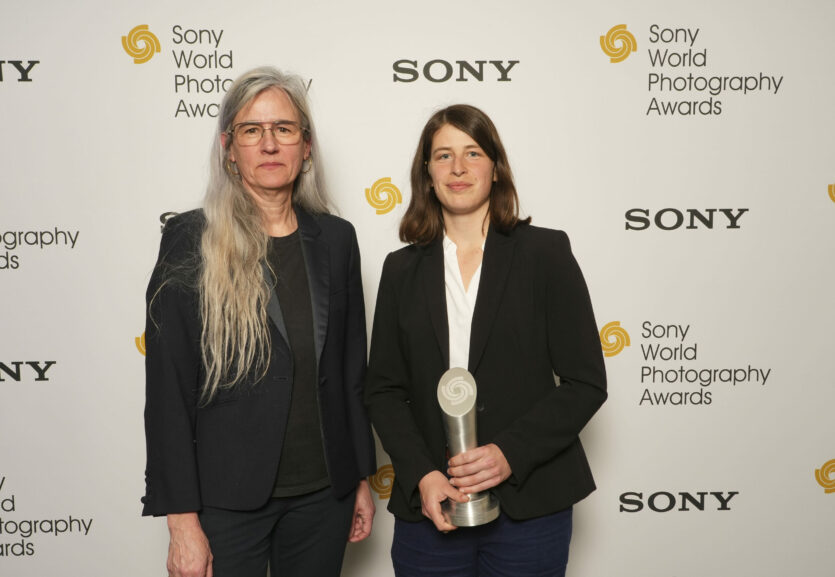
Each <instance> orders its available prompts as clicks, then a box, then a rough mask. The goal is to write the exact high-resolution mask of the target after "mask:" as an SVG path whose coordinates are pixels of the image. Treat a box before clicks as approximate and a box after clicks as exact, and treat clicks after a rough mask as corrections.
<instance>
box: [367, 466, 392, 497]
mask: <svg viewBox="0 0 835 577" xmlns="http://www.w3.org/2000/svg"><path fill="white" fill-rule="evenodd" d="M368 484H369V485H371V488H372V489H373V490H374V492H375V493H377V495H379V496H380V499H388V498H389V497H391V487H392V485H393V484H394V467H392V466H391V465H383V466H382V467H380V468H379V469H377V472H376V473H374V474H373V475H371V476H370V477H368Z"/></svg>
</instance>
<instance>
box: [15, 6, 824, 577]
mask: <svg viewBox="0 0 835 577" xmlns="http://www.w3.org/2000/svg"><path fill="white" fill-rule="evenodd" d="M631 4H632V5H631V6H627V5H624V3H622V2H614V1H608V2H603V1H601V2H592V3H587V4H586V5H583V6H579V5H577V4H576V3H558V2H545V1H539V2H521V3H517V4H516V5H511V4H508V3H507V2H504V1H503V2H499V1H495V0H486V1H483V2H480V3H476V4H471V3H447V2H436V1H434V0H433V1H428V2H422V3H416V4H411V5H405V4H396V3H392V2H383V1H374V0H355V1H354V2H348V3H338V2H335V1H334V2H325V1H310V2H298V3H290V2H283V1H275V0H274V1H269V2H268V1H265V0H262V1H256V2H239V3H236V4H230V3H229V2H220V1H219V0H203V1H201V2H196V1H193V0H190V1H183V2H176V3H174V2H155V1H151V2H146V3H142V4H136V3H134V4H129V5H124V6H121V5H119V6H117V5H114V4H113V3H112V2H104V1H102V0H80V1H79V2H74V3H59V2H54V1H48V0H29V1H27V2H25V3H24V2H22V1H20V0H12V1H11V2H7V3H6V4H4V7H3V9H2V17H0V74H1V75H2V80H1V81H0V126H2V129H0V130H2V139H0V151H2V154H0V170H2V180H1V181H0V235H2V236H0V241H2V242H0V300H2V303H3V304H2V307H3V308H2V321H0V323H2V324H0V575H2V576H4V577H6V576H9V577H24V576H40V575H45V574H53V573H60V574H65V575H85V576H105V575H107V576H109V575H124V576H128V577H130V576H137V577H138V576H145V575H158V574H164V572H165V570H164V562H165V554H166V547H167V531H166V529H165V523H164V521H163V520H162V519H148V518H141V517H140V509H141V505H140V502H139V498H140V496H141V495H142V494H143V491H144V479H143V473H144V461H145V454H144V436H143V429H142V426H143V425H142V410H143V404H144V398H143V396H144V374H143V357H142V354H141V352H140V350H139V346H138V345H137V343H136V341H135V339H136V338H137V337H141V333H142V330H143V325H144V312H143V306H144V291H145V287H146V284H147V281H148V278H149V275H150V271H151V268H152V266H153V263H154V260H155V258H156V253H157V248H158V243H159V237H160V224H161V222H160V217H161V215H162V214H164V213H167V212H179V211H183V210H187V209H190V208H193V207H195V206H197V205H199V203H200V199H201V196H202V193H203V188H204V185H205V181H206V172H207V158H208V153H209V146H210V143H211V137H212V133H213V130H214V129H215V121H214V118H212V117H211V116H209V115H210V114H211V113H212V112H213V110H214V109H213V108H212V107H211V106H210V105H211V104H212V103H217V102H219V100H220V98H221V96H222V94H221V92H219V91H218V86H219V85H220V86H221V90H222V84H223V80H224V79H226V78H234V77H236V76H237V75H238V74H240V73H242V72H243V71H245V70H247V69H249V68H251V67H253V66H257V65H262V64H272V65H275V66H278V67H280V68H283V69H285V70H290V71H293V72H297V73H299V74H301V75H302V76H304V77H305V78H308V79H310V80H312V83H311V87H310V95H311V98H312V101H313V106H314V115H315V119H316V123H317V127H318V130H319V136H320V139H321V143H320V144H318V150H317V161H319V162H322V163H324V165H325V166H326V169H327V175H328V178H329V183H330V190H331V193H332V195H333V197H334V199H335V202H336V204H337V206H338V208H339V210H340V214H341V215H342V216H344V217H345V218H347V219H349V220H350V221H351V222H353V223H354V225H355V226H356V227H357V230H358V235H359V242H360V248H361V250H362V255H363V280H364V283H365V291H366V302H367V305H368V306H367V308H368V320H369V326H370V321H371V316H372V314H373V304H374V301H375V297H376V289H377V283H378V280H379V274H380V267H381V264H382V261H383V258H384V257H385V255H386V253H388V252H389V251H391V250H394V249H396V248H397V247H398V246H399V242H398V240H397V234H396V231H397V225H398V223H399V219H400V217H401V215H402V214H403V211H404V209H405V205H406V204H407V203H408V198H409V194H410V191H409V184H408V169H409V163H410V160H411V156H412V154H413V151H414V147H415V145H416V144H417V139H418V135H419V131H420V129H421V127H422V126H423V124H424V122H425V121H426V119H427V118H428V116H429V115H430V114H431V112H432V111H434V110H435V109H437V108H439V107H441V106H444V105H446V104H450V103H455V102H467V103H471V104H474V105H476V106H479V107H482V108H483V109H484V110H485V111H487V112H488V114H490V115H491V117H492V118H493V120H494V121H495V123H496V124H497V126H498V128H499V130H500V132H501V134H502V137H503V140H504V143H505V146H506V148H507V149H508V151H509V155H510V160H511V164H512V166H513V169H514V172H515V175H516V179H517V185H518V188H519V191H520V194H521V197H522V205H523V211H524V213H525V214H529V215H532V216H533V218H534V223H535V224H538V225H541V226H549V227H554V228H561V229H563V230H566V231H567V232H568V234H569V235H570V238H571V240H572V244H573V249H574V252H575V254H576V256H577V258H578V260H579V262H580V264H581V266H582V268H583V270H584V273H585V275H586V279H587V281H588V284H589V287H590V290H591V294H592V299H593V302H594V304H595V311H596V315H597V321H598V325H599V327H600V329H601V330H602V331H603V335H602V339H603V341H604V344H605V345H606V348H607V350H609V351H610V353H611V355H612V356H609V357H607V368H608V373H609V383H610V397H609V400H608V401H607V403H606V404H605V405H604V406H603V408H602V410H601V411H600V413H599V414H598V415H597V416H596V417H595V418H594V419H593V421H592V423H591V424H590V426H589V427H588V428H587V429H586V430H585V431H584V432H583V435H582V436H583V440H584V443H585V445H586V449H587V452H588V454H589V457H590V460H591V463H592V468H593V470H594V473H595V477H596V479H597V482H598V491H597V492H595V493H594V494H592V496H590V497H589V498H587V499H586V500H585V501H583V502H582V503H580V504H579V505H578V506H577V507H576V508H575V534H574V540H573V543H572V550H571V560H570V564H569V574H571V575H572V576H574V577H609V576H613V575H618V576H626V577H632V576H634V577H691V576H692V577H695V576H703V575H711V576H726V575H761V576H783V575H803V576H804V577H823V576H828V575H831V574H832V561H833V556H832V553H831V540H832V535H833V532H834V531H835V511H834V510H833V509H835V494H833V490H835V462H833V459H835V443H833V432H835V427H833V420H832V415H831V413H832V407H833V406H835V387H833V385H835V376H833V375H835V360H833V359H835V355H833V353H832V350H833V346H832V336H833V332H832V331H833V329H832V327H833V325H834V324H835V306H833V298H832V294H833V293H832V287H833V285H835V271H834V270H833V264H832V262H833V256H832V254H833V247H835V190H833V189H835V186H833V185H834V184H835V166H833V152H835V145H833V138H832V134H833V129H835V107H833V106H832V95H833V93H834V92H835V75H833V65H835V51H833V48H832V32H831V26H832V22H833V21H835V3H833V2H831V1H829V0H796V1H794V2H770V3H761V2H754V1H738V2H726V1H722V2H719V1H717V0H709V1H703V2H683V1H681V0H675V1H664V2H661V1H657V2H649V1H646V2H637V3H631ZM140 25H145V26H147V29H146V30H145V31H142V30H137V31H136V32H134V35H133V36H131V34H130V33H131V31H132V30H133V29H134V28H135V27H137V26H140ZM618 25H625V27H626V28H625V30H626V31H627V32H628V33H629V34H631V36H632V40H630V38H629V36H628V35H627V34H625V33H624V32H623V31H622V30H619V29H615V30H612V29H613V28H614V27H616V26H618ZM610 30H612V32H611V33H610ZM198 31H204V32H203V33H202V35H201V34H200V33H199V32H198ZM607 33H610V36H609V44H610V47H609V48H608V50H609V52H610V54H607V53H606V52H605V51H604V46H605V44H606V42H605V41H604V42H603V44H601V36H603V37H605V36H606V35H607ZM123 36H124V37H126V40H125V46H123V43H122V37H123ZM154 39H156V42H158V44H159V51H158V52H157V51H155V50H154V51H153V52H144V51H146V50H153V47H154V43H155V42H154ZM191 41H194V43H192V44H189V42H191ZM632 42H634V44H633V43H632ZM633 47H634V49H633ZM665 50H667V52H666V53H665V52H664V51H665ZM128 51H133V52H134V54H135V56H136V58H137V59H138V60H146V61H144V62H140V63H136V62H135V61H134V57H133V56H131V55H130V54H128ZM183 51H185V52H183ZM189 51H193V52H189ZM613 58H614V59H615V60H619V59H620V61H619V62H612V61H611V59H613ZM662 58H663V64H662V62H661V61H662ZM186 60H188V61H189V64H188V65H186ZM460 62H464V63H466V65H467V66H469V68H467V66H464V65H462V64H460ZM479 62H482V64H479ZM493 62H496V63H497V64H493ZM514 62H515V64H514ZM679 62H681V63H682V65H681V66H674V65H675V64H678V63H679ZM204 65H206V66H204ZM212 65H214V66H215V67H212ZM479 66H481V67H483V74H482V75H481V76H480V77H479V76H478V75H477V74H474V73H473V72H472V69H475V70H478V69H479ZM661 75H664V76H663V78H664V80H660V78H661ZM427 76H428V77H429V78H427ZM189 80H191V82H190V83H189ZM653 81H654V83H653ZM201 83H202V84H201ZM665 83H666V84H665ZM711 91H712V92H714V93H715V94H711ZM704 102H707V104H704ZM201 111H202V112H201ZM687 112H690V114H685V113H687ZM708 112H709V114H708ZM383 178H389V179H391V184H392V185H394V187H396V188H397V190H398V191H399V192H400V193H401V194H402V198H403V202H402V203H401V204H396V205H394V206H393V207H391V206H384V208H383V209H382V210H383V211H385V209H387V208H391V210H389V211H388V212H384V213H382V214H378V213H377V211H376V210H375V208H374V207H372V206H371V205H370V203H369V202H368V200H367V198H366V189H369V188H372V186H373V185H374V183H375V182H377V181H378V180H380V179H383ZM380 195H381V198H380V201H381V204H382V205H385V204H386V201H387V200H388V199H389V198H392V199H393V198H394V197H395V196H396V195H395V194H394V191H393V190H392V189H391V188H387V187H386V186H383V189H382V190H381V191H380ZM610 323H619V324H616V325H610ZM607 325H608V326H609V328H608V329H606V330H604V327H606V326H607ZM627 339H628V343H629V344H628V346H627V345H626V342H627ZM140 344H141V343H140ZM653 355H656V356H655V357H653ZM699 402H700V404H698V403H699ZM387 463H388V458H387V457H386V455H385V454H384V453H383V452H382V451H380V453H379V464H380V466H381V467H383V466H385V465H386V464H387ZM378 486H379V488H380V489H381V491H380V492H379V493H378V494H377V497H378V499H379V500H378V514H377V518H376V522H375V531H374V534H373V536H372V538H371V539H370V540H368V541H366V542H364V543H362V544H359V545H351V546H349V548H348V555H347V559H346V565H345V570H344V571H343V574H344V575H346V576H366V575H374V576H378V575H379V576H387V575H391V574H392V571H391V568H390V562H389V557H388V548H389V544H390V539H391V529H392V525H393V520H392V517H391V515H390V514H389V513H388V512H387V511H385V505H386V503H387V501H386V499H385V497H386V495H385V487H386V486H387V482H386V481H385V480H381V481H380V482H379V483H378ZM827 490H829V491H830V492H829V493H827V492H826V491H827Z"/></svg>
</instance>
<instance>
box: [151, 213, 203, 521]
mask: <svg viewBox="0 0 835 577" xmlns="http://www.w3.org/2000/svg"><path fill="white" fill-rule="evenodd" d="M198 242H199V232H198V231H197V230H196V227H194V226H189V223H188V222H185V221H183V220H179V219H173V220H171V221H169V223H168V224H167V225H166V226H165V229H164V230H163V235H162V241H161V243H160V253H159V258H158V260H157V264H156V266H155V267H154V272H153V274H152V276H151V281H150V283H149V285H148V291H147V294H146V314H147V317H146V324H145V346H146V356H145V439H146V449H147V466H146V470H145V483H146V490H145V496H144V497H143V498H142V502H143V503H144V508H143V511H142V514H143V515H165V514H168V513H183V512H190V511H198V510H199V509H200V508H201V500H200V487H199V480H198V471H197V463H196V454H195V434H194V430H195V429H194V426H195V412H196V407H197V402H198V399H197V395H198V389H199V379H200V373H201V369H200V367H201V363H200V351H199V342H200V324H199V318H198V313H197V293H196V290H195V289H194V287H193V286H189V284H190V283H189V281H188V276H189V275H188V274H187V273H186V271H187V270H188V269H189V268H194V267H193V262H192V261H193V260H194V259H195V258H196V257H195V255H196V254H197V252H196V251H197V243H198ZM191 276H193V275H191ZM192 285H193V283H192Z"/></svg>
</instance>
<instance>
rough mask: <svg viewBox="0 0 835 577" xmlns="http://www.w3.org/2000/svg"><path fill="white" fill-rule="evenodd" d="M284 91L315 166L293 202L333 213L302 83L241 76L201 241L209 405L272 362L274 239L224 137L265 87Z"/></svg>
mask: <svg viewBox="0 0 835 577" xmlns="http://www.w3.org/2000/svg"><path fill="white" fill-rule="evenodd" d="M271 88H278V89H280V90H282V91H283V92H284V93H285V94H286V95H287V96H288V97H289V98H290V101H291V102H292V103H293V106H295V108H296V111H297V112H298V114H299V120H300V122H301V125H302V127H304V128H305V129H306V133H305V139H307V140H308V141H309V142H311V143H312V148H311V152H310V158H311V159H313V157H314V155H315V156H316V162H312V160H311V164H312V166H311V167H310V168H309V169H308V171H307V172H302V173H300V174H299V175H298V177H297V178H296V181H295V182H294V183H293V204H294V205H298V206H299V207H301V208H303V209H304V210H306V211H308V212H311V213H314V214H317V213H328V212H330V208H331V203H330V200H329V198H328V195H327V191H326V189H325V185H324V179H323V174H322V162H321V157H319V150H318V148H317V147H316V144H317V142H318V141H317V140H316V129H315V127H314V126H313V118H312V117H311V114H310V107H309V105H308V102H307V87H306V86H305V84H304V82H303V81H302V79H301V78H299V77H298V76H295V75H289V74H284V73H282V72H280V71H278V70H276V69H275V68H272V67H268V66H265V67H261V68H255V69H253V70H250V71H249V72H246V73H244V74H243V75H241V76H240V77H239V78H238V79H237V80H235V82H234V84H233V85H232V86H231V88H230V89H229V91H228V92H227V93H226V95H225V96H224V98H223V102H222V103H221V107H220V114H219V115H218V130H217V133H216V134H215V141H214V147H213V150H212V156H211V168H210V176H209V185H208V187H207V190H206V196H205V198H204V201H203V209H204V212H205V214H206V228H205V229H204V231H203V237H202V240H201V274H200V280H199V292H200V313H201V319H202V332H201V337H200V348H201V354H202V357H203V366H204V369H205V373H206V375H205V377H206V380H205V384H204V386H203V390H202V395H201V401H202V402H203V403H208V402H210V401H211V400H212V398H213V397H214V396H215V394H216V393H217V390H218V388H231V387H234V386H235V385H237V384H239V383H241V382H242V381H243V380H244V379H245V378H246V377H247V376H248V375H252V376H254V377H255V378H261V377H263V376H264V374H266V371H267V368H268V367H269V363H270V349H271V342H270V331H269V325H268V318H267V303H268V302H269V299H270V291H271V285H272V281H273V279H269V283H268V282H267V279H266V278H265V274H264V268H263V266H262V263H264V262H266V257H267V246H268V236H267V233H266V232H265V230H264V227H263V225H262V220H261V218H262V215H261V212H260V210H259V209H258V207H257V206H256V204H255V202H254V200H253V199H252V197H251V195H250V194H249V193H248V192H247V191H246V189H245V188H244V186H243V184H242V182H241V179H240V177H239V176H238V175H237V174H235V173H234V172H233V171H232V170H231V169H230V165H229V147H230V145H231V139H229V138H228V139H227V140H226V146H223V143H222V140H221V134H223V133H224V132H226V131H228V130H229V129H230V128H231V127H232V123H233V122H234V119H235V116H237V114H238V113H239V112H240V111H241V110H242V109H243V108H244V107H245V106H247V104H249V103H250V102H251V101H252V100H253V99H254V98H255V97H256V96H258V95H259V94H260V93H262V92H263V91H264V90H267V89H271Z"/></svg>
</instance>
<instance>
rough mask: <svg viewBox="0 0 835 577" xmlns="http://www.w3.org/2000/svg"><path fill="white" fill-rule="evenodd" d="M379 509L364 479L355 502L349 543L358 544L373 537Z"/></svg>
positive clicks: (359, 486)
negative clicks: (375, 518) (372, 533)
mask: <svg viewBox="0 0 835 577" xmlns="http://www.w3.org/2000/svg"><path fill="white" fill-rule="evenodd" d="M376 510H377V507H375V505H374V499H373V498H372V497H371V488H370V486H369V485H368V481H366V480H365V479H363V480H362V481H360V484H359V485H357V496H356V498H355V500H354V518H353V520H352V522H351V534H350V536H349V537H348V541H350V542H351V543H356V542H358V541H362V540H363V539H365V538H366V537H368V536H369V535H371V525H372V524H373V523H374V513H375V512H376Z"/></svg>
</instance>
